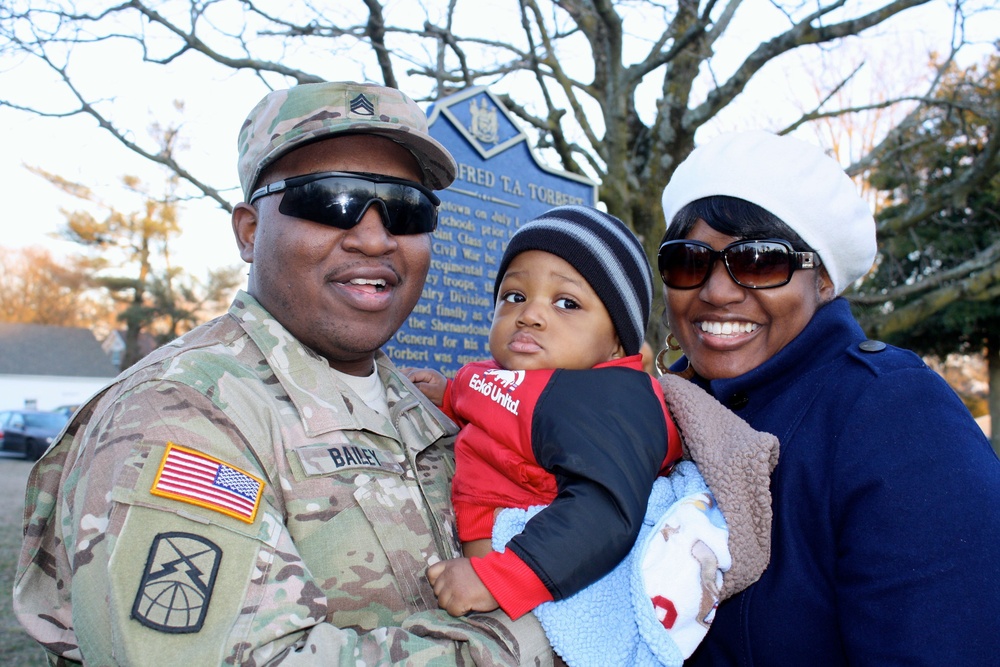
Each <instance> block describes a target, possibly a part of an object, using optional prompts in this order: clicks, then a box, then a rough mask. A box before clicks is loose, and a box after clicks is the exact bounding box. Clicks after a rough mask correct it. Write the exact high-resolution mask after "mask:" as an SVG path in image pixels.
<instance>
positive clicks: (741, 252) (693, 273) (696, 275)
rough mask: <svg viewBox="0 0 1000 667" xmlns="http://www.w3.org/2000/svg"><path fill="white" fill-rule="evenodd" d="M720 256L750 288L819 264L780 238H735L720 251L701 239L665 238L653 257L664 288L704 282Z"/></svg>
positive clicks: (689, 286)
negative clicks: (740, 239)
mask: <svg viewBox="0 0 1000 667" xmlns="http://www.w3.org/2000/svg"><path fill="white" fill-rule="evenodd" d="M720 257H721V258H722V262H723V264H725V265H726V271H728V272H729V276H730V277H731V278H732V279H733V280H734V281H735V282H736V284H737V285H740V286H741V287H747V288H750V289H769V288H771V287H781V286H782V285H787V284H788V281H789V280H791V279H792V273H794V272H795V270H796V269H815V268H816V267H818V266H819V265H820V264H821V262H820V259H819V255H817V254H816V253H814V252H795V251H794V250H792V244H790V243H789V242H788V241H782V240H780V239H762V240H759V241H749V240H747V241H736V242H735V243H730V244H729V245H727V246H726V247H725V248H723V249H722V250H714V249H713V248H712V246H710V245H708V244H707V243H702V242H701V241H686V240H683V239H681V240H679V241H666V242H665V243H663V244H662V245H661V246H660V251H659V252H658V253H657V256H656V259H657V264H658V266H659V269H660V278H662V279H663V283H664V284H665V285H666V286H667V287H670V288H672V289H694V288H695V287H701V286H702V285H704V284H705V283H706V282H707V281H708V277H709V275H711V273H712V269H713V268H714V267H715V260H716V259H718V258H720Z"/></svg>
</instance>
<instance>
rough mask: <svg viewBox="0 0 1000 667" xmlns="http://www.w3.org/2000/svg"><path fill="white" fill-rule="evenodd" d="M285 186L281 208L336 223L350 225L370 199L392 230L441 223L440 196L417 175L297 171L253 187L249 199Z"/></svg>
mask: <svg viewBox="0 0 1000 667" xmlns="http://www.w3.org/2000/svg"><path fill="white" fill-rule="evenodd" d="M276 192H284V193H285V194H284V195H283V196H282V197H281V203H280V204H279V205H278V210H279V211H280V212H281V213H282V214H283V215H288V216H291V217H293V218H301V219H303V220H309V221H311V222H318V223H319V224H321V225H327V226H330V227H336V228H337V229H351V228H352V227H354V226H355V225H357V224H358V223H359V222H361V218H362V217H363V216H364V214H365V211H367V210H368V207H369V206H371V205H372V204H377V205H378V206H379V207H381V209H382V222H383V224H384V225H385V228H386V229H387V230H388V231H389V233H390V234H392V235H394V236H401V235H406V234H426V233H428V232H433V231H434V229H435V227H437V216H438V210H437V209H438V206H439V205H440V204H441V200H440V199H438V197H437V195H435V194H434V192H433V191H432V190H431V189H430V188H426V187H424V186H423V185H421V184H420V183H417V182H416V181H409V180H406V179H403V178H393V177H392V176H383V175H381V174H361V173H354V172H343V171H324V172H320V173H317V174H306V175H304V176H294V177H292V178H286V179H284V180H282V181H276V182H274V183H270V184H268V185H265V186H264V187H262V188H260V189H258V190H255V191H254V193H253V194H252V195H250V200H249V201H248V202H247V203H248V204H252V203H254V201H256V200H257V199H260V198H261V197H265V196H267V195H271V194H274V193H276Z"/></svg>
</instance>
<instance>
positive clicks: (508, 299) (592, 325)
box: [490, 250, 625, 370]
mask: <svg viewBox="0 0 1000 667" xmlns="http://www.w3.org/2000/svg"><path fill="white" fill-rule="evenodd" d="M490 353H491V354H492V355H493V358H494V359H496V360H497V362H499V364H500V365H501V366H503V367H504V368H508V369H511V370H536V369H541V368H569V369H584V368H591V367H592V366H594V365H596V364H599V363H601V362H604V361H610V360H611V359H614V358H616V357H622V356H625V355H624V352H623V350H622V347H621V344H620V343H619V342H618V335H617V334H616V333H615V327H614V324H612V322H611V316H610V315H608V309H607V308H605V307H604V303H603V302H602V301H601V300H600V299H599V298H598V297H597V293H596V292H594V290H593V288H592V287H591V286H590V284H589V283H588V282H587V281H586V280H585V279H584V277H583V276H582V275H580V272H579V271H577V270H576V269H575V268H573V266H572V265H571V264H570V263H569V262H567V261H565V260H564V259H562V258H560V257H557V256H556V255H553V254H552V253H548V252H544V251H542V250H528V251H526V252H522V253H521V254H519V255H517V256H516V257H515V258H514V259H513V260H512V261H511V263H510V264H508V265H507V272H506V273H505V274H504V277H503V280H502V282H501V283H500V290H499V291H498V293H497V305H496V310H495V311H494V313H493V326H492V328H491V329H490Z"/></svg>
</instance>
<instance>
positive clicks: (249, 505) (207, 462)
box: [150, 442, 264, 523]
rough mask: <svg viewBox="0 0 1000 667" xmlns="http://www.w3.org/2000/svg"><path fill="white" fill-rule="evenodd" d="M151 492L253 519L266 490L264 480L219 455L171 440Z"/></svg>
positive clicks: (240, 517)
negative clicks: (210, 454)
mask: <svg viewBox="0 0 1000 667" xmlns="http://www.w3.org/2000/svg"><path fill="white" fill-rule="evenodd" d="M150 493H152V494H153V495H154V496H162V497H164V498H172V499H173V500H179V501H180V502H183V503H191V504H192V505H198V506H199V507H204V508H206V509H210V510H215V511H216V512H222V513H223V514H227V515H229V516H231V517H235V518H237V519H239V520H240V521H245V522H247V523H253V522H254V519H255V518H256V517H257V508H258V506H259V505H260V497H261V495H263V493H264V480H262V479H260V478H258V477H255V476H253V475H251V474H250V473H248V472H246V471H245V470H240V469H239V468H235V467H233V466H231V465H229V464H227V463H224V462H222V461H220V460H219V459H216V458H213V457H211V456H207V455H206V454H202V453H201V452H197V451H195V450H193V449H188V448H187V447H181V446H180V445H176V444H174V443H172V442H168V443H167V451H166V452H165V453H164V455H163V460H162V461H160V469H159V471H157V473H156V479H155V480H154V481H153V488H152V489H150Z"/></svg>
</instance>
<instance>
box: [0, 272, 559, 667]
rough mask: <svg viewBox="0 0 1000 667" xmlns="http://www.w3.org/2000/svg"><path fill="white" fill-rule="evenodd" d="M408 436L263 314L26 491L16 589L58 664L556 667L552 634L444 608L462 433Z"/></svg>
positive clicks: (211, 345)
mask: <svg viewBox="0 0 1000 667" xmlns="http://www.w3.org/2000/svg"><path fill="white" fill-rule="evenodd" d="M376 361H377V368H378V373H379V377H380V378H381V380H382V382H383V384H384V386H385V387H386V397H387V401H388V405H389V408H390V413H391V416H390V418H386V417H384V416H383V415H381V414H379V413H377V412H374V411H373V410H371V409H370V408H369V407H368V406H367V405H365V404H364V403H362V402H361V400H360V399H359V398H357V396H356V395H354V394H353V393H352V392H351V391H350V390H349V389H348V388H347V387H346V386H345V385H343V384H342V383H340V382H338V380H337V379H336V378H335V377H334V374H333V373H332V372H331V371H330V369H329V367H328V366H327V364H326V362H325V361H324V360H323V359H322V358H320V357H318V356H317V355H315V354H314V353H313V352H311V351H310V350H308V349H306V348H305V347H303V346H302V345H301V344H299V343H298V342H297V341H296V340H295V339H294V338H293V337H292V336H291V335H290V334H289V333H288V332H287V331H286V330H285V329H284V328H283V327H282V326H281V325H280V324H278V323H277V322H276V321H275V320H274V319H273V318H272V317H271V316H270V315H269V314H268V313H267V312H266V311H265V310H264V309H263V308H262V307H261V306H260V305H259V304H258V303H257V302H256V301H255V300H254V299H253V297H251V296H250V295H248V294H246V293H243V292H241V293H240V294H239V295H238V296H237V298H236V300H235V301H234V303H233V305H232V307H231V308H230V310H229V312H228V314H226V315H224V316H222V317H220V318H218V319H217V320H214V321H213V322H210V323H208V324H206V325H203V326H201V327H199V328H197V329H195V330H193V331H191V332H190V333H188V334H186V335H185V336H183V337H182V338H180V339H178V340H177V341H174V342H173V343H171V344H170V345H168V346H165V347H164V348H161V349H160V350H158V351H157V352H155V353H154V354H153V355H150V357H147V358H146V359H144V360H143V361H142V362H140V363H139V364H137V365H136V366H134V367H132V368H130V369H129V370H128V371H126V372H125V373H124V374H123V375H122V376H120V377H119V378H117V379H116V380H115V381H114V382H113V383H112V384H111V385H110V386H109V387H107V388H106V389H105V390H103V391H102V392H101V393H99V394H98V395H97V396H96V397H95V398H94V399H93V400H91V401H90V402H89V403H88V404H87V405H86V406H85V407H83V408H82V409H81V410H80V411H79V412H78V413H77V415H76V416H75V418H74V419H73V420H72V421H71V423H70V424H69V425H68V426H67V428H66V430H65V431H64V432H63V434H62V435H61V437H60V438H59V439H58V440H57V442H56V443H55V444H54V445H53V446H52V448H50V450H49V451H48V452H47V453H46V454H45V456H44V457H43V458H42V459H40V460H39V461H38V463H37V464H36V466H35V468H34V470H33V471H32V474H31V477H30V479H29V482H28V491H27V497H26V507H25V524H24V525H25V541H24V547H23V549H22V552H21V557H20V562H19V564H18V572H17V578H16V581H15V591H14V598H15V609H16V612H17V615H18V618H19V619H20V621H21V623H22V624H23V625H24V626H25V628H27V630H28V632H29V633H30V634H31V635H32V636H33V637H34V638H35V639H37V640H38V641H39V642H40V643H41V644H42V646H43V647H44V648H45V649H46V651H47V653H48V656H49V661H50V663H52V664H73V663H76V662H84V663H87V664H95V665H113V664H120V665H143V664H158V665H159V664H164V662H165V661H166V662H168V663H170V664H184V665H220V664H248V665H263V664H275V663H281V664H296V665H297V664H323V665H334V664H345V665H346V664H351V665H356V664H364V665H383V664H394V665H395V664H419V665H426V664H435V665H451V664H481V665H494V664H498V665H499V664H550V663H551V660H552V657H551V653H550V650H549V647H548V643H547V642H546V640H545V637H544V633H543V632H542V630H541V628H540V626H539V625H538V623H537V621H536V620H535V619H534V617H533V616H532V615H528V616H526V617H524V618H522V619H521V620H519V621H517V622H513V621H511V620H510V619H509V618H508V617H507V616H506V615H505V614H503V613H502V612H493V613H491V614H474V615H471V616H468V617H465V618H461V619H458V618H453V617H451V616H449V615H448V614H447V613H445V612H444V611H441V610H439V609H437V603H436V600H435V598H434V594H433V592H432V591H431V589H430V587H429V585H428V583H427V580H426V578H425V576H424V571H425V569H426V567H427V566H428V565H429V564H431V563H433V562H435V561H437V560H439V559H442V558H453V557H455V556H456V555H458V550H457V549H458V546H457V542H456V537H455V531H454V525H453V524H454V515H453V512H452V510H451V506H450V502H449V491H450V482H451V477H452V474H453V472H454V467H453V466H454V464H453V459H452V449H451V447H452V444H453V436H454V434H455V431H456V427H455V425H454V424H453V423H451V422H450V421H449V420H448V419H447V418H446V417H444V416H443V415H442V414H441V413H440V412H438V410H437V409H436V408H434V406H432V405H431V404H430V403H428V402H427V401H426V399H424V398H423V396H422V395H421V394H420V392H418V391H416V390H414V389H413V387H412V385H410V384H409V383H408V382H407V381H406V379H405V378H404V377H403V376H402V375H401V374H400V373H398V372H397V370H396V369H395V367H394V366H393V365H392V364H391V362H390V361H389V360H388V358H386V357H385V356H384V355H382V354H381V353H379V355H378V357H377V360H376Z"/></svg>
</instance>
